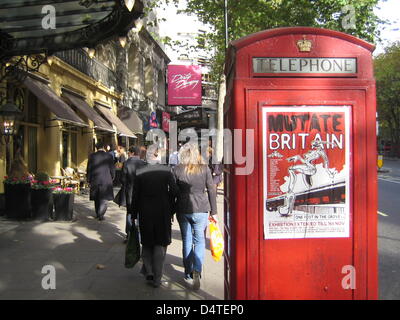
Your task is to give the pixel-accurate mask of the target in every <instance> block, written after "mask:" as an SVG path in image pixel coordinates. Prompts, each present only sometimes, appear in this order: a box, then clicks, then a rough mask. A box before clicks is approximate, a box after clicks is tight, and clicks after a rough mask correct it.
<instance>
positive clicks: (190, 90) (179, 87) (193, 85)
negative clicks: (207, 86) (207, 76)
mask: <svg viewBox="0 0 400 320" xmlns="http://www.w3.org/2000/svg"><path fill="white" fill-rule="evenodd" d="M201 103H202V101H201V67H200V66H196V65H169V66H168V105H171V106H173V105H175V106H176V105H178V106H200V105H201Z"/></svg>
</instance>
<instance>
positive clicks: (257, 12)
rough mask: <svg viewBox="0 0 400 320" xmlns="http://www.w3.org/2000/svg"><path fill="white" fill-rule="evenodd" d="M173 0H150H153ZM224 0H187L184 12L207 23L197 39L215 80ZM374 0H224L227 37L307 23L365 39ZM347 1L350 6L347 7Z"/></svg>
mask: <svg viewBox="0 0 400 320" xmlns="http://www.w3.org/2000/svg"><path fill="white" fill-rule="evenodd" d="M165 1H167V2H169V4H172V3H176V2H177V1H176V0H159V1H156V0H153V3H154V4H157V3H161V2H164V3H165ZM224 2H225V1H224V0H187V9H186V10H184V12H185V13H188V14H193V15H196V16H197V17H198V18H199V20H200V21H201V22H203V23H205V24H207V25H209V26H210V27H211V30H212V32H209V33H207V34H206V35H205V38H204V39H201V40H202V41H201V45H202V46H203V47H204V46H205V47H206V48H207V49H208V50H209V51H210V56H211V57H212V59H211V61H212V67H213V71H214V72H213V74H214V76H215V77H214V78H215V80H218V76H219V75H221V74H222V67H223V63H224V60H225V50H226V48H225V19H224V17H225V15H224ZM377 3H378V0H228V1H227V4H228V5H227V12H228V38H229V39H228V40H229V41H233V40H236V39H239V38H241V37H244V36H246V35H249V34H252V33H255V32H258V31H262V30H266V29H271V28H277V27H293V26H308V27H321V28H327V29H333V30H338V31H342V32H346V33H349V34H352V35H354V36H358V37H360V38H362V39H364V40H367V41H369V42H373V41H374V40H376V38H377V37H379V32H378V30H377V25H378V23H379V22H381V21H380V20H379V19H378V17H377V16H376V15H375V14H374V12H373V8H374V7H375V6H376V5H377ZM349 5H351V7H349Z"/></svg>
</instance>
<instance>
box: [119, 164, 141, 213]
mask: <svg viewBox="0 0 400 320" xmlns="http://www.w3.org/2000/svg"><path fill="white" fill-rule="evenodd" d="M145 165H146V162H144V161H143V160H141V159H138V158H128V160H126V161H125V162H124V166H123V167H122V176H121V182H122V187H121V188H122V189H123V190H122V191H121V192H123V197H124V199H125V205H126V208H127V213H128V214H130V213H132V212H131V204H132V195H133V186H134V184H135V181H136V171H137V170H138V169H140V168H143V167H144V166H145Z"/></svg>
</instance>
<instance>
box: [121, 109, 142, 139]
mask: <svg viewBox="0 0 400 320" xmlns="http://www.w3.org/2000/svg"><path fill="white" fill-rule="evenodd" d="M118 116H119V118H120V119H121V120H122V122H123V123H124V124H125V125H126V126H127V127H128V128H129V129H130V130H131V131H132V132H133V133H135V134H143V121H142V120H140V118H139V116H138V113H137V112H136V111H134V110H132V109H130V108H126V107H125V108H121V109H120V110H118Z"/></svg>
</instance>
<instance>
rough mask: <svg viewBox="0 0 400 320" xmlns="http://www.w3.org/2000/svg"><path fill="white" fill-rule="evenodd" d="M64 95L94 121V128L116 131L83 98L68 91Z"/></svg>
mask: <svg viewBox="0 0 400 320" xmlns="http://www.w3.org/2000/svg"><path fill="white" fill-rule="evenodd" d="M62 96H63V97H65V98H66V99H67V100H68V101H69V102H71V103H72V104H73V105H74V106H75V107H77V108H78V109H79V110H80V111H81V112H82V113H83V114H84V115H85V116H86V117H88V119H90V120H92V121H93V123H94V129H98V130H103V131H108V132H115V130H114V129H113V128H112V126H110V125H109V124H108V123H107V121H105V120H104V119H103V118H102V117H101V115H100V114H99V113H98V112H97V111H96V110H94V108H92V107H91V106H89V104H88V103H87V102H86V101H85V100H84V99H83V98H79V97H77V96H74V95H72V94H70V93H67V92H63V93H62Z"/></svg>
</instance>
